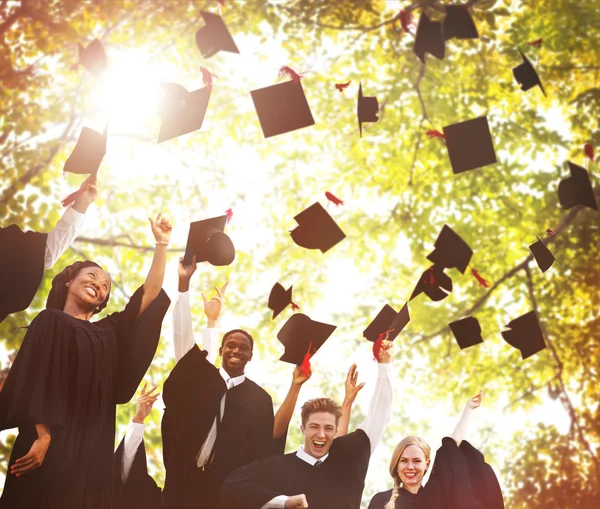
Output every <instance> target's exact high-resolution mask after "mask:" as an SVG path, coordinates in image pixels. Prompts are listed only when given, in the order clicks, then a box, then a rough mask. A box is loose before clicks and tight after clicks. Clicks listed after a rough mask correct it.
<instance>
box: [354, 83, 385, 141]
mask: <svg viewBox="0 0 600 509" xmlns="http://www.w3.org/2000/svg"><path fill="white" fill-rule="evenodd" d="M378 113H379V101H377V97H367V96H363V93H362V83H360V84H359V86H358V102H357V104H356V116H357V117H358V129H359V131H360V137H361V138H362V125H363V122H378V121H379V117H378V116H377V114H378Z"/></svg>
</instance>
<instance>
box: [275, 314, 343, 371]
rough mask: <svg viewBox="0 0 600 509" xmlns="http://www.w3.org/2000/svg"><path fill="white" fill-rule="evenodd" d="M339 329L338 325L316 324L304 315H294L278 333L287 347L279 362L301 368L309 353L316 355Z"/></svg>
mask: <svg viewBox="0 0 600 509" xmlns="http://www.w3.org/2000/svg"><path fill="white" fill-rule="evenodd" d="M335 329H337V325H329V324H327V323H321V322H315V321H314V320H311V319H310V318H309V317H308V316H306V315H304V314H302V313H296V314H294V315H292V316H291V317H290V318H289V319H288V321H287V322H285V324H284V325H283V327H282V328H281V330H280V331H279V332H278V333H277V339H278V340H279V341H280V342H281V344H282V345H283V346H284V347H285V353H284V354H283V355H282V356H281V357H280V359H279V360H281V361H284V362H290V363H291V364H296V365H298V366H300V365H301V364H302V361H303V360H304V357H305V356H306V354H307V353H308V352H309V349H310V353H311V354H314V353H315V352H316V351H317V350H318V349H319V348H321V346H322V345H323V343H325V341H327V339H328V338H329V336H331V335H332V334H333V331H334V330H335Z"/></svg>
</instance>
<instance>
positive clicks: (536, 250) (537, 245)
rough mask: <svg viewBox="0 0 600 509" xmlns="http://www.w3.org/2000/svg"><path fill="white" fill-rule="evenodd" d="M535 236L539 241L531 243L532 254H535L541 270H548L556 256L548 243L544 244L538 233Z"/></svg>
mask: <svg viewBox="0 0 600 509" xmlns="http://www.w3.org/2000/svg"><path fill="white" fill-rule="evenodd" d="M535 238H536V239H537V242H534V243H533V244H531V246H529V249H530V250H531V254H533V257H534V258H535V261H536V262H537V264H538V267H539V268H540V270H541V271H542V272H546V271H547V270H548V269H549V268H550V267H552V264H553V263H554V261H555V260H556V258H554V255H553V254H552V253H551V252H550V250H549V249H548V247H547V246H546V244H544V243H543V242H542V241H541V240H540V238H539V237H538V236H537V235H536V236H535Z"/></svg>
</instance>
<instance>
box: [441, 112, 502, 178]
mask: <svg viewBox="0 0 600 509" xmlns="http://www.w3.org/2000/svg"><path fill="white" fill-rule="evenodd" d="M444 137H445V139H446V145H447V146H448V156H449V157H450V164H451V165H452V172H453V173H454V174H455V175H456V174H457V173H462V172H464V171H469V170H474V169H476V168H482V167H483V166H487V165H489V164H494V163H495V162H496V161H497V160H496V151H495V150H494V143H493V142H492V135H491V133H490V126H489V124H488V121H487V117H477V118H474V119H471V120H465V121H464V122H459V123H458V124H453V125H449V126H446V127H444Z"/></svg>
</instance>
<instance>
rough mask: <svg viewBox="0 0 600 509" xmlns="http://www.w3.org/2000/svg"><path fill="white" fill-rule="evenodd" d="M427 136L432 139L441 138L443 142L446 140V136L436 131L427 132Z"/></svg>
mask: <svg viewBox="0 0 600 509" xmlns="http://www.w3.org/2000/svg"><path fill="white" fill-rule="evenodd" d="M425 134H426V135H427V136H429V137H430V138H440V139H441V140H445V139H446V135H445V134H443V133H441V132H439V131H436V130H435V129H431V130H429V131H427V132H426V133H425Z"/></svg>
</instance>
